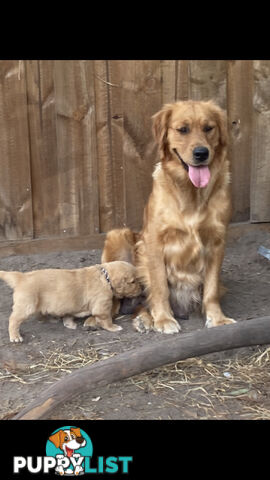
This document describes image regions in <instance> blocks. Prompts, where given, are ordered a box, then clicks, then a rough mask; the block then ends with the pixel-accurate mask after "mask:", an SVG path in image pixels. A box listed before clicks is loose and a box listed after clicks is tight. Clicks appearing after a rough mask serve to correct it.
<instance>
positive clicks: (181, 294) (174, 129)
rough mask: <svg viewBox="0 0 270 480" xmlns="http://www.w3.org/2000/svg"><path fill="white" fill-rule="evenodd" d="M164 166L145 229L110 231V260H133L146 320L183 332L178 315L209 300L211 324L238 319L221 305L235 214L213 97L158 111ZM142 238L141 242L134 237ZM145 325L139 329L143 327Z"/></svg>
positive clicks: (221, 118) (222, 127)
mask: <svg viewBox="0 0 270 480" xmlns="http://www.w3.org/2000/svg"><path fill="white" fill-rule="evenodd" d="M153 132H154V137H155V139H156V141H157V143H158V147H159V153H160V160H161V161H160V163H158V164H157V165H156V167H155V170H154V173H153V188H152V192H151V194H150V197H149V200H148V203H147V205H146V207H145V210H144V216H143V228H142V231H141V232H140V234H137V235H136V237H134V234H133V232H131V231H130V230H129V229H118V230H112V231H111V232H109V233H108V234H107V237H106V241H105V246H104V250H103V255H102V261H106V262H107V261H112V260H117V259H118V258H119V257H120V258H121V259H122V260H127V261H133V263H134V264H135V265H136V266H137V268H138V272H139V275H140V278H141V280H142V283H143V285H144V287H145V292H146V294H147V306H148V308H149V310H150V314H151V316H149V314H148V315H147V313H146V311H142V312H141V315H140V320H143V321H144V323H145V326H146V327H148V328H149V326H150V325H151V322H153V325H152V326H153V328H154V329H155V330H157V331H158V332H164V333H175V332H178V331H179V330H180V325H179V323H178V322H177V320H176V319H175V318H174V317H175V316H176V317H178V318H181V317H183V316H186V315H188V313H189V312H190V311H191V310H192V308H193V307H194V306H196V305H198V304H200V305H202V311H203V312H204V314H205V317H206V326H207V327H213V326H216V325H223V324H229V323H232V322H234V320H233V319H231V318H228V317H226V316H225V315H224V313H223V312H222V310H221V307H220V302H219V299H220V294H221V288H220V283H219V277H220V270H221V265H222V261H223V256H224V249H225V239H226V238H225V237H226V230H227V225H228V223H229V220H230V217H231V196H230V172H229V161H228V158H227V128H226V116H225V112H224V111H223V110H222V109H221V108H220V107H219V106H217V105H216V104H215V103H214V102H212V101H206V102H203V101H191V100H189V101H180V102H176V103H172V104H167V105H165V106H164V107H163V108H162V110H161V111H159V112H158V113H156V114H155V115H154V116H153ZM133 238H136V243H135V242H132V239H133ZM138 329H139V327H138Z"/></svg>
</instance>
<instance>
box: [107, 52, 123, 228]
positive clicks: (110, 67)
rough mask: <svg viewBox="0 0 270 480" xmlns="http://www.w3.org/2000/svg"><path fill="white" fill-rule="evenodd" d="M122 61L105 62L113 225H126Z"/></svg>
mask: <svg viewBox="0 0 270 480" xmlns="http://www.w3.org/2000/svg"><path fill="white" fill-rule="evenodd" d="M123 66H124V62H121V61H119V60H110V61H108V62H107V79H108V85H109V112H108V113H109V128H110V142H111V143H110V146H111V162H112V186H113V202H114V225H115V227H123V226H125V225H126V220H127V218H126V197H125V185H124V164H123V133H124V130H123V125H124V114H123V97H122V93H123V90H122V79H123V78H124V71H123V70H124V69H123Z"/></svg>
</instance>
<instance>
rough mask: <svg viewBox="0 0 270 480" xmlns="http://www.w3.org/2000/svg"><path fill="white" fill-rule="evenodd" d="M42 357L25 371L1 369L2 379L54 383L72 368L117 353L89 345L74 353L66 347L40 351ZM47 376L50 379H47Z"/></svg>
mask: <svg viewBox="0 0 270 480" xmlns="http://www.w3.org/2000/svg"><path fill="white" fill-rule="evenodd" d="M40 354H41V359H40V360H39V361H38V363H33V364H32V365H29V366H28V367H27V368H26V369H24V371H21V372H20V371H16V372H15V371H14V369H8V368H5V369H2V370H0V381H1V380H9V381H11V382H20V383H23V384H31V383H36V382H37V381H40V380H41V381H44V383H54V381H55V380H57V379H58V378H59V377H60V376H61V375H62V374H63V373H66V374H68V373H71V372H72V370H74V369H77V368H81V367H85V366H86V365H90V364H93V363H96V362H97V361H98V360H100V359H105V358H109V357H112V356H113V355H115V354H114V353H109V352H106V351H104V350H103V349H102V347H98V348H94V347H92V346H91V347H88V348H84V349H83V350H82V349H80V350H77V351H75V352H73V353H69V352H66V351H64V347H59V348H56V349H54V350H52V351H48V352H46V354H44V353H43V352H40ZM46 377H47V378H49V379H50V380H49V381H46Z"/></svg>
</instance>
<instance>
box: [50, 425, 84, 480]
mask: <svg viewBox="0 0 270 480" xmlns="http://www.w3.org/2000/svg"><path fill="white" fill-rule="evenodd" d="M49 440H50V441H51V442H52V443H53V444H54V445H55V447H56V448H60V449H61V450H63V453H64V454H57V455H56V458H57V459H58V463H60V465H59V464H58V466H57V467H56V469H55V472H56V473H58V474H59V475H83V474H84V469H83V467H82V466H81V465H79V464H78V463H79V459H80V457H81V455H80V454H79V453H74V452H75V450H77V449H79V448H82V447H84V446H85V445H86V440H85V438H84V437H82V435H81V431H80V429H79V428H73V427H71V428H70V429H69V430H58V431H57V432H56V433H54V434H53V435H51V436H50V437H49ZM65 458H66V459H67V458H68V459H69V461H66V462H65ZM81 458H83V457H81ZM67 465H68V468H67V469H66V470H65V469H64V466H65V468H66V466H67ZM72 466H73V467H74V468H72Z"/></svg>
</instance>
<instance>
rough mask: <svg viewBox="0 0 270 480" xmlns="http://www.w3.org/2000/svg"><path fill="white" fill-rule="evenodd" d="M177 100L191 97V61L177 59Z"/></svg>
mask: <svg viewBox="0 0 270 480" xmlns="http://www.w3.org/2000/svg"><path fill="white" fill-rule="evenodd" d="M175 82H176V85H175V92H176V100H188V99H189V61H188V60H177V61H176V79H175Z"/></svg>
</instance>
